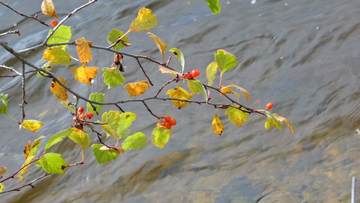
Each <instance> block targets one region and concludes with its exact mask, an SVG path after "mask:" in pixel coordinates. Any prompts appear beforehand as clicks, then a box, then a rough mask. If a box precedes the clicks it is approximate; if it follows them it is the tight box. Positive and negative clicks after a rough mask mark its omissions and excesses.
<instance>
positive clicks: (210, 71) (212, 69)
mask: <svg viewBox="0 0 360 203" xmlns="http://www.w3.org/2000/svg"><path fill="white" fill-rule="evenodd" d="M217 68H218V65H217V63H216V62H211V63H210V64H209V65H208V67H207V68H206V77H207V79H208V81H209V83H208V84H209V85H210V86H211V85H212V84H213V82H214V79H215V74H216V72H217Z"/></svg>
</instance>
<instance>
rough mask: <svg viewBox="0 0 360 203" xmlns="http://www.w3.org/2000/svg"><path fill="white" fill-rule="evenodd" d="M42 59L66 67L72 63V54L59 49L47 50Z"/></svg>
mask: <svg viewBox="0 0 360 203" xmlns="http://www.w3.org/2000/svg"><path fill="white" fill-rule="evenodd" d="M42 59H43V60H49V61H50V62H52V63H54V64H56V65H60V64H62V63H65V65H66V66H69V65H70V62H71V58H70V54H69V53H67V52H66V51H65V50H63V49H61V48H58V47H51V48H48V49H46V50H45V52H44V55H43V57H42Z"/></svg>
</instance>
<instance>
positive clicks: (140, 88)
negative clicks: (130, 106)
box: [125, 81, 150, 97]
mask: <svg viewBox="0 0 360 203" xmlns="http://www.w3.org/2000/svg"><path fill="white" fill-rule="evenodd" d="M125 88H126V90H127V91H128V93H129V95H130V97H133V96H139V95H140V94H144V93H145V91H146V88H150V85H149V84H148V82H147V81H140V82H136V83H129V84H127V85H125Z"/></svg>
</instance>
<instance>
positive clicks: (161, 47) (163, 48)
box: [148, 32, 169, 63]
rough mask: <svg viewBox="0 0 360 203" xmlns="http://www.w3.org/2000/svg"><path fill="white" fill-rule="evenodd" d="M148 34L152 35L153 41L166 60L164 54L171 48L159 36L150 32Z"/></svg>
mask: <svg viewBox="0 0 360 203" xmlns="http://www.w3.org/2000/svg"><path fill="white" fill-rule="evenodd" d="M148 34H150V37H151V39H152V40H153V41H154V42H155V44H156V46H157V47H158V49H159V50H160V52H161V55H162V56H163V58H164V53H165V51H166V50H167V49H168V48H169V47H168V46H167V45H166V44H165V43H164V42H163V41H162V40H161V39H160V38H159V37H158V36H156V35H154V34H153V33H151V32H148ZM164 63H165V62H164Z"/></svg>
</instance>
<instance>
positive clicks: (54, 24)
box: [50, 20, 58, 27]
mask: <svg viewBox="0 0 360 203" xmlns="http://www.w3.org/2000/svg"><path fill="white" fill-rule="evenodd" d="M57 24H58V22H57V21H56V20H52V21H51V23H50V25H52V26H54V27H55V26H57Z"/></svg>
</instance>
